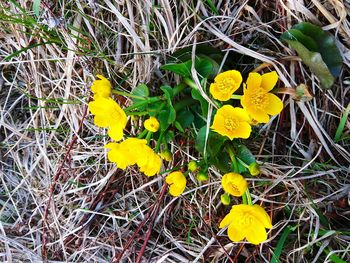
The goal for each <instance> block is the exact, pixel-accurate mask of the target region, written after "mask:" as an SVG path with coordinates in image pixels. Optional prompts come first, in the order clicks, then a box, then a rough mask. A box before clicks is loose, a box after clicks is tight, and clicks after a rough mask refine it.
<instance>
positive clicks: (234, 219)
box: [219, 204, 272, 245]
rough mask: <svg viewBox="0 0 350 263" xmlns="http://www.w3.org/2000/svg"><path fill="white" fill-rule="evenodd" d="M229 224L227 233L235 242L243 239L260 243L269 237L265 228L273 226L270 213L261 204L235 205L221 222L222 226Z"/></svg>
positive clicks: (256, 243) (255, 243)
mask: <svg viewBox="0 0 350 263" xmlns="http://www.w3.org/2000/svg"><path fill="white" fill-rule="evenodd" d="M226 226H228V229H227V234H228V237H229V238H230V239H231V240H232V241H233V242H238V241H242V240H243V239H244V238H246V239H247V240H248V242H250V243H252V244H254V245H258V244H260V243H261V242H263V241H265V240H266V239H267V233H266V230H265V228H272V223H271V219H270V217H269V215H268V214H267V213H266V211H265V210H264V208H262V207H261V206H259V205H244V204H241V205H234V206H232V209H231V211H230V213H229V214H227V215H226V216H225V217H224V219H223V220H222V221H221V223H220V226H219V227H220V228H223V227H226Z"/></svg>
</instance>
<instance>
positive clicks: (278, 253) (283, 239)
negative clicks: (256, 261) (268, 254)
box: [270, 226, 298, 263]
mask: <svg viewBox="0 0 350 263" xmlns="http://www.w3.org/2000/svg"><path fill="white" fill-rule="evenodd" d="M297 227H298V226H287V227H286V228H285V229H284V231H283V233H282V235H281V237H280V240H278V243H277V246H276V249H275V251H274V252H273V253H272V259H271V261H270V263H279V262H280V260H279V258H280V256H281V253H282V250H283V247H284V243H285V242H286V240H287V237H288V236H289V234H290V233H291V232H293V231H294V230H295V229H296V228H297Z"/></svg>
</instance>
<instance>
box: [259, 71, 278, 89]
mask: <svg viewBox="0 0 350 263" xmlns="http://www.w3.org/2000/svg"><path fill="white" fill-rule="evenodd" d="M277 81H278V75H277V72H276V71H271V72H269V73H265V74H263V75H262V76H261V87H262V88H263V89H265V90H266V91H270V90H272V89H273V87H274V86H275V85H276V83H277Z"/></svg>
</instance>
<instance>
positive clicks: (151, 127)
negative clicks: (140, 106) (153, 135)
mask: <svg viewBox="0 0 350 263" xmlns="http://www.w3.org/2000/svg"><path fill="white" fill-rule="evenodd" d="M143 125H144V126H145V128H146V130H148V131H150V132H157V131H158V130H159V121H158V120H157V119H156V118H154V117H153V116H151V117H149V119H147V120H145V123H144V124H143Z"/></svg>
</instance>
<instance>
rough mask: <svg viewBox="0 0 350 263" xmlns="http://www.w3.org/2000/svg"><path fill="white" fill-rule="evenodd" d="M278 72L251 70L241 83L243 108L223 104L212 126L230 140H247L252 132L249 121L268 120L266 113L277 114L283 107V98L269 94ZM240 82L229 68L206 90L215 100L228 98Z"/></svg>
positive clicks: (265, 121)
mask: <svg viewBox="0 0 350 263" xmlns="http://www.w3.org/2000/svg"><path fill="white" fill-rule="evenodd" d="M277 80H278V75H277V73H276V71H272V72H269V73H266V74H263V75H260V74H259V73H255V72H253V73H250V74H249V76H248V79H247V82H246V84H244V85H243V86H244V89H243V95H242V96H241V99H240V100H241V104H242V106H243V108H238V107H232V106H231V105H224V106H223V107H221V108H219V109H218V111H217V113H216V115H215V116H214V121H213V125H212V126H211V128H212V129H213V130H214V131H215V132H217V133H219V134H221V135H223V136H227V137H228V138H230V140H233V139H234V138H243V139H247V138H248V137H249V136H250V133H251V126H250V125H251V124H253V123H256V124H257V123H267V122H268V121H269V120H270V117H269V115H276V114H278V113H280V112H281V111H282V109H283V103H282V101H281V100H280V99H279V98H278V97H277V96H276V95H274V94H272V93H270V92H269V91H271V90H272V89H273V87H274V86H275V85H276V83H277ZM241 82H242V76H241V73H239V72H238V71H236V70H230V71H226V72H223V73H220V74H219V75H218V76H216V78H215V79H214V83H212V84H211V85H210V89H209V92H210V93H211V95H212V96H213V98H214V99H217V100H220V101H227V100H229V99H230V98H231V97H232V95H233V93H234V92H235V91H236V90H237V89H238V88H239V86H240V85H241Z"/></svg>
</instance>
